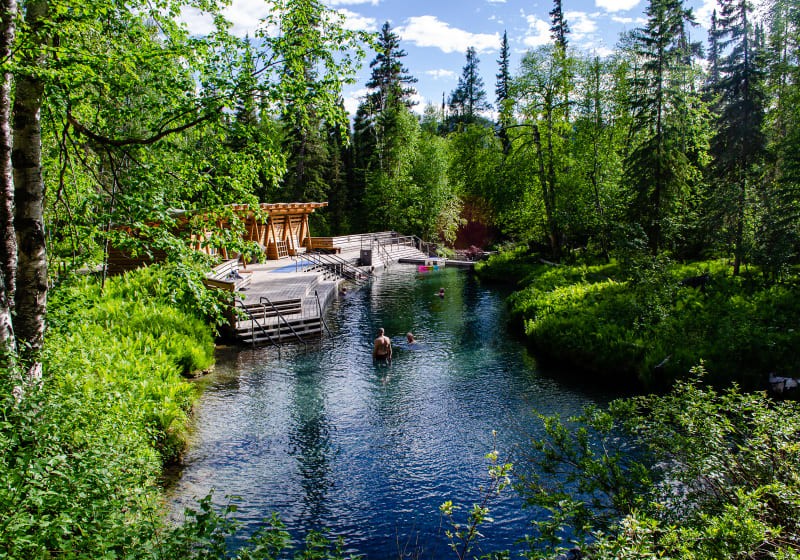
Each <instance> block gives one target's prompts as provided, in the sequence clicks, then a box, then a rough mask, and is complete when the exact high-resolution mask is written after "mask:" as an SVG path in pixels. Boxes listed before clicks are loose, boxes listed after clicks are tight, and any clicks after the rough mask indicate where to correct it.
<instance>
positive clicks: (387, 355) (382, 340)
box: [372, 328, 392, 362]
mask: <svg viewBox="0 0 800 560" xmlns="http://www.w3.org/2000/svg"><path fill="white" fill-rule="evenodd" d="M372 359H373V360H382V361H385V362H391V361H392V341H391V340H389V337H388V336H386V335H385V334H383V328H380V329H378V338H376V339H375V346H374V347H373V348H372Z"/></svg>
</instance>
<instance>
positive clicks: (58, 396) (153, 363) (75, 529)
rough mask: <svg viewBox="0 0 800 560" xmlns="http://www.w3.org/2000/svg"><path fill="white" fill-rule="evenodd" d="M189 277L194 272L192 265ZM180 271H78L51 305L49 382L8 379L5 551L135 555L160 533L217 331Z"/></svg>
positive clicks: (2, 491)
mask: <svg viewBox="0 0 800 560" xmlns="http://www.w3.org/2000/svg"><path fill="white" fill-rule="evenodd" d="M184 272H186V271H184ZM181 274H182V273H181V272H180V271H176V269H174V268H172V269H169V268H161V269H155V268H152V269H145V270H140V271H137V272H134V273H131V274H128V275H126V276H123V277H119V278H113V279H109V280H108V282H107V284H106V290H105V292H104V293H101V290H100V287H99V285H98V283H97V281H96V280H95V279H93V278H88V277H83V278H73V279H71V280H69V281H68V282H65V283H64V284H63V285H61V286H59V287H58V288H57V289H56V290H55V291H54V292H53V297H52V298H51V302H50V308H51V313H50V330H49V331H48V335H47V339H46V357H45V364H44V366H45V382H44V384H43V388H42V389H41V390H40V391H37V390H30V391H28V393H27V395H26V398H25V399H24V400H23V401H22V402H19V403H17V402H16V401H15V399H14V397H13V396H12V394H11V389H12V387H11V385H12V381H11V379H10V378H9V376H3V379H2V388H1V389H0V390H1V391H2V393H1V394H0V397H2V412H3V414H2V416H1V417H0V418H2V421H1V424H0V450H2V451H0V473H2V474H0V478H2V484H0V508H1V509H0V557H8V558H51V557H53V558H78V557H84V558H122V557H136V556H137V555H140V554H141V555H142V556H146V554H142V553H143V552H145V551H146V550H147V549H148V548H149V547H152V546H154V543H155V542H156V540H157V539H158V538H160V537H159V535H160V534H161V533H162V529H163V527H162V526H161V517H162V516H161V514H160V513H159V512H160V509H161V506H160V492H159V490H158V486H157V482H158V479H159V476H160V474H161V470H162V466H163V465H164V464H165V463H168V462H170V461H174V460H175V459H177V458H178V456H179V454H180V452H181V451H182V449H183V446H184V435H185V432H186V428H187V422H188V418H189V412H190V409H191V406H192V402H193V399H194V389H193V387H192V385H190V384H188V383H187V382H186V381H185V379H184V378H183V377H182V375H181V374H184V373H188V372H192V371H195V370H202V369H205V368H208V367H209V366H210V365H211V364H212V362H213V351H214V340H213V332H212V328H211V327H210V326H209V325H208V324H207V323H206V322H205V321H204V320H203V319H202V318H201V317H200V313H199V312H198V311H197V310H196V309H192V306H191V305H190V303H189V302H190V300H191V298H190V297H188V292H189V291H190V289H191V288H190V285H191V282H189V277H187V276H185V275H183V276H182V275H181Z"/></svg>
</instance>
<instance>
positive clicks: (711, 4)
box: [694, 0, 719, 29]
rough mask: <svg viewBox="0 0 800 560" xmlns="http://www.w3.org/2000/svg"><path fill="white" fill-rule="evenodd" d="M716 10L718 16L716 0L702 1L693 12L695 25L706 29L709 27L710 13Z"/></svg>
mask: <svg viewBox="0 0 800 560" xmlns="http://www.w3.org/2000/svg"><path fill="white" fill-rule="evenodd" d="M714 10H717V14H719V4H717V0H703V4H702V5H701V6H700V7H699V8H697V9H696V10H695V11H694V17H695V19H696V20H697V23H699V24H700V25H702V26H703V27H705V28H706V29H708V28H709V27H711V13H712V12H713V11H714Z"/></svg>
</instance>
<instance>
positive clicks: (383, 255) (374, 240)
mask: <svg viewBox="0 0 800 560" xmlns="http://www.w3.org/2000/svg"><path fill="white" fill-rule="evenodd" d="M376 245H377V247H378V254H379V255H380V257H381V259H382V260H383V267H384V268H389V265H390V264H392V257H391V256H390V255H389V252H388V251H387V250H386V248H385V247H384V246H383V244H382V243H381V242H380V239H379V238H378V237H377V236H372V244H371V245H370V250H372V247H374V246H376Z"/></svg>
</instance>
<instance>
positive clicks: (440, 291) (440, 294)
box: [436, 288, 444, 298]
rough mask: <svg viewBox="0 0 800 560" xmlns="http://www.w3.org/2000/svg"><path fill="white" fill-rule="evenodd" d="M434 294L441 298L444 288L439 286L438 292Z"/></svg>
mask: <svg viewBox="0 0 800 560" xmlns="http://www.w3.org/2000/svg"><path fill="white" fill-rule="evenodd" d="M436 295H437V296H439V297H440V298H443V297H444V288H439V293H438V294H436Z"/></svg>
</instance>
